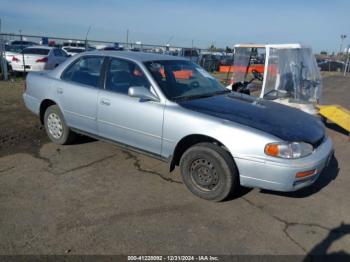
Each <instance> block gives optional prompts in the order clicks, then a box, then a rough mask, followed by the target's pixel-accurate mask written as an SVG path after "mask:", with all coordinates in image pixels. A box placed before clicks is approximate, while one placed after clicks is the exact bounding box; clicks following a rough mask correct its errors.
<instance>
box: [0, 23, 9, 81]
mask: <svg viewBox="0 0 350 262" xmlns="http://www.w3.org/2000/svg"><path fill="white" fill-rule="evenodd" d="M1 25H2V21H1V18H0V33H1ZM0 63H1V65H0V66H1V72H2V78H3V79H4V80H8V68H7V61H6V50H5V38H4V37H3V36H1V38H0Z"/></svg>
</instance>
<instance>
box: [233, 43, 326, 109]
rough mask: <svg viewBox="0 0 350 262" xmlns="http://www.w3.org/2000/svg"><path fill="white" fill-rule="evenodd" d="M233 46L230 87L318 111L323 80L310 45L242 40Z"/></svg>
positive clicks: (299, 107)
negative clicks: (263, 43)
mask: <svg viewBox="0 0 350 262" xmlns="http://www.w3.org/2000/svg"><path fill="white" fill-rule="evenodd" d="M234 50H235V54H234V64H233V67H232V72H233V74H232V84H231V85H230V86H228V88H229V89H232V90H234V91H238V92H241V93H245V94H249V95H255V96H258V97H260V98H264V99H268V100H272V101H275V102H277V103H281V104H285V105H288V106H291V107H295V108H298V109H300V110H302V111H304V112H306V113H309V114H312V115H317V114H318V109H317V107H316V105H317V104H318V103H319V101H320V96H321V91H322V84H321V77H320V72H319V68H318V66H317V62H316V59H315V56H314V55H313V53H312V49H311V48H309V47H306V46H302V45H300V44H278V45H277V44H276V45H270V44H266V45H256V44H240V45H236V46H235V49H234Z"/></svg>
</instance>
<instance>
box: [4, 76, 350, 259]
mask: <svg viewBox="0 0 350 262" xmlns="http://www.w3.org/2000/svg"><path fill="white" fill-rule="evenodd" d="M324 86H325V88H324V92H323V94H324V99H323V102H324V103H337V104H342V105H343V106H347V107H348V108H349V107H350V106H349V105H350V78H349V77H342V76H329V77H326V78H324ZM22 92H23V81H20V80H16V81H13V82H11V81H10V82H4V81H2V82H0V254H2V255H4V254H6V255H9V254H181V255H184V254H187V255H188V254H197V255H198V254H200V255H203V254H216V255H220V254H258V255H276V254H277V255H279V254H280V255H305V254H326V253H327V254H343V255H349V254H350V204H349V200H350V190H349V189H350V186H349V185H350V161H349V160H350V158H349V155H350V141H349V140H348V134H347V133H346V132H345V131H344V130H342V129H340V128H338V127H337V126H335V125H334V124H328V125H327V133H328V134H329V136H330V137H331V138H332V139H333V142H334V148H335V157H334V158H333V159H332V160H331V163H330V166H329V167H328V168H327V169H325V170H324V171H323V173H322V174H321V176H320V178H319V180H317V182H316V183H315V184H314V185H312V186H311V187H308V188H306V189H303V190H300V191H297V192H293V193H277V192H272V191H266V190H259V189H242V190H241V192H240V194H239V197H235V198H231V199H229V200H227V201H225V202H222V203H213V202H208V201H205V200H202V199H199V198H197V197H195V196H194V195H192V194H191V193H190V192H189V191H188V190H187V189H186V188H185V186H184V185H183V183H182V181H181V177H180V175H179V170H178V168H177V169H176V170H175V172H173V173H169V172H168V165H167V164H166V163H163V162H160V161H158V160H155V159H152V158H149V157H147V156H143V155H141V154H137V153H134V152H128V151H125V150H122V149H120V148H118V147H116V146H114V145H112V144H108V143H105V142H101V141H96V140H93V139H89V138H86V137H80V138H79V139H78V141H77V142H76V143H75V144H74V145H69V146H58V145H55V144H53V143H51V142H50V141H49V140H48V138H47V137H46V134H45V132H44V130H43V128H42V127H41V126H40V124H39V121H38V119H37V117H36V116H34V115H33V114H31V113H30V112H29V111H27V110H26V109H25V107H24V105H23V102H22V99H21V94H22Z"/></svg>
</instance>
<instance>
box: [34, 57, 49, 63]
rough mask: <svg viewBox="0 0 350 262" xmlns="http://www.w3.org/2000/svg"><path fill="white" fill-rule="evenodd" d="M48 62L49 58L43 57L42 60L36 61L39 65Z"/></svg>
mask: <svg viewBox="0 0 350 262" xmlns="http://www.w3.org/2000/svg"><path fill="white" fill-rule="evenodd" d="M47 60H48V59H47V57H43V58H40V59H38V60H36V61H35V62H37V63H46V62H47Z"/></svg>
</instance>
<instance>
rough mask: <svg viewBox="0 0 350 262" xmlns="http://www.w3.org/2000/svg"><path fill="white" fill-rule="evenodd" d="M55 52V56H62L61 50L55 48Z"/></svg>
mask: <svg viewBox="0 0 350 262" xmlns="http://www.w3.org/2000/svg"><path fill="white" fill-rule="evenodd" d="M53 53H54V55H55V56H61V52H60V50H58V49H54V50H53Z"/></svg>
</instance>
